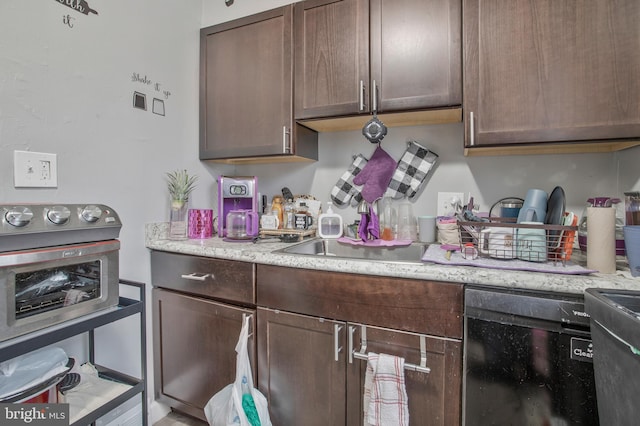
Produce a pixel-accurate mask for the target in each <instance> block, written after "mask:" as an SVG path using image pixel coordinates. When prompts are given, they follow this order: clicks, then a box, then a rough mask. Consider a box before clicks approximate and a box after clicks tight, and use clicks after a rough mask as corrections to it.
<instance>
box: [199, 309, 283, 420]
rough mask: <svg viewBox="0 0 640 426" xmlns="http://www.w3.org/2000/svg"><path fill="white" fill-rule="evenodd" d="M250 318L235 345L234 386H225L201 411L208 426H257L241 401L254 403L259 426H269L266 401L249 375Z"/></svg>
mask: <svg viewBox="0 0 640 426" xmlns="http://www.w3.org/2000/svg"><path fill="white" fill-rule="evenodd" d="M250 318H251V317H250V316H247V317H246V318H245V319H244V321H243V324H242V330H241V331H240V338H239V339H238V344H237V345H236V353H237V354H238V355H237V358H236V380H235V382H234V383H231V384H229V385H227V386H225V387H224V388H223V389H222V390H220V391H219V392H218V393H216V394H215V395H213V397H211V399H210V400H209V402H207V405H206V406H205V407H204V414H205V416H206V417H207V421H208V422H209V425H211V426H236V425H240V426H256V425H257V424H258V423H257V422H255V420H254V423H252V422H251V421H250V419H249V417H247V414H246V413H245V410H244V409H243V408H242V402H243V398H244V399H245V403H246V402H247V401H251V399H253V404H254V405H255V412H257V415H258V417H259V419H260V423H259V424H260V426H271V419H270V418H269V408H268V404H267V398H265V396H264V395H263V394H262V393H261V392H260V391H259V390H258V389H256V388H254V387H253V374H252V373H251V363H250V361H249V351H248V350H247V342H248V340H249V321H250ZM250 417H251V416H250Z"/></svg>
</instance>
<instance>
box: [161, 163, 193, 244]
mask: <svg viewBox="0 0 640 426" xmlns="http://www.w3.org/2000/svg"><path fill="white" fill-rule="evenodd" d="M197 180H198V176H195V175H194V176H189V173H187V171H186V170H175V171H173V172H169V173H167V188H168V189H169V199H170V201H171V212H170V220H169V239H171V240H184V239H186V238H187V209H188V201H189V195H191V193H192V192H193V190H194V189H195V187H196V181H197Z"/></svg>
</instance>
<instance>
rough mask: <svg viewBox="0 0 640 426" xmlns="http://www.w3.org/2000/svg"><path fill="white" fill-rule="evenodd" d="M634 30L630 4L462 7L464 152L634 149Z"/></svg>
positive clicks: (638, 14)
mask: <svg viewBox="0 0 640 426" xmlns="http://www.w3.org/2000/svg"><path fill="white" fill-rule="evenodd" d="M639 21H640V2H638V1H637V0H623V1H619V2H615V4H614V3H612V2H611V1H609V0H592V1H575V0H573V1H569V0H565V1H556V0H531V1H526V2H525V1H512V0H482V1H480V0H463V22H464V29H463V46H464V49H463V50H464V64H463V66H464V103H463V104H464V122H465V148H466V150H467V152H468V153H470V154H472V155H473V154H474V152H473V151H479V152H483V149H486V147H492V146H493V147H498V148H497V151H503V152H509V148H513V147H514V146H518V148H521V149H519V150H516V151H513V152H514V153H526V152H525V151H524V150H526V149H530V150H531V153H551V152H572V151H571V150H572V149H575V151H574V152H589V151H613V150H617V149H622V148H626V147H629V146H632V145H636V144H638V138H639V137H640V79H639V78H638V76H639V75H640V26H639V25H638V22H639ZM633 138H635V141H633V140H632V139H633ZM594 141H598V143H593V142H594ZM567 142H572V143H567ZM587 142H590V143H587ZM545 146H546V147H547V148H549V149H550V150H547V151H544V147H545ZM541 147H542V149H541ZM550 147H553V148H550ZM523 149H524V150H523ZM497 151H496V150H494V151H491V150H487V151H485V152H494V153H496V152H497Z"/></svg>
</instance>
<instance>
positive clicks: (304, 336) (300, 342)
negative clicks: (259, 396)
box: [258, 308, 346, 426]
mask: <svg viewBox="0 0 640 426" xmlns="http://www.w3.org/2000/svg"><path fill="white" fill-rule="evenodd" d="M345 333H346V330H345V323H342V322H335V321H330V320H323V319H320V318H315V317H309V316H304V315H297V314H291V313H286V312H282V311H274V310H270V309H264V308H258V371H259V380H258V381H259V385H260V391H261V392H262V393H264V395H265V396H266V397H267V399H268V401H269V412H270V415H271V421H272V422H273V424H274V425H275V426H285V425H304V426H326V425H332V426H338V425H344V424H345V386H346V383H345V349H344V348H345V347H346V346H345V342H346V339H345Z"/></svg>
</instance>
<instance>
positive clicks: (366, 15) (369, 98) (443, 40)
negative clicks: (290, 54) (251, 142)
mask: <svg viewBox="0 0 640 426" xmlns="http://www.w3.org/2000/svg"><path fill="white" fill-rule="evenodd" d="M294 14H295V18H294V33H295V37H294V38H295V55H294V56H295V67H294V69H295V102H294V104H295V118H296V119H299V120H303V119H312V118H325V117H336V116H347V115H356V114H368V113H371V112H372V111H374V110H377V111H378V112H380V113H387V112H398V111H410V110H419V109H428V108H442V107H451V106H459V105H460V104H461V101H462V76H461V4H460V0H338V1H336V0H307V1H304V2H300V3H296V4H295V7H294Z"/></svg>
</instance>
